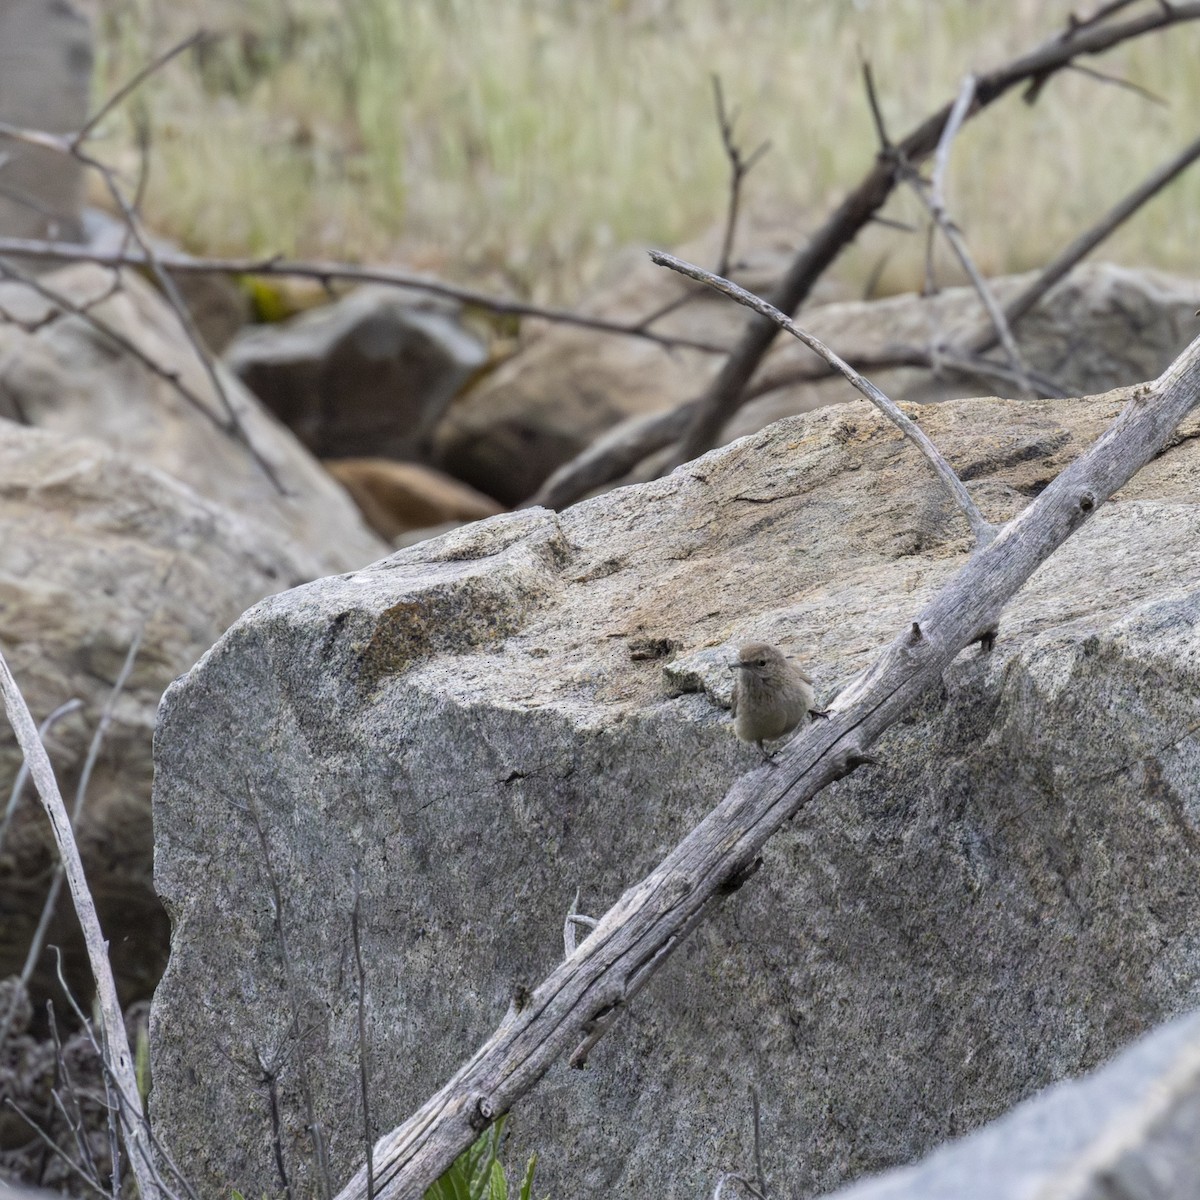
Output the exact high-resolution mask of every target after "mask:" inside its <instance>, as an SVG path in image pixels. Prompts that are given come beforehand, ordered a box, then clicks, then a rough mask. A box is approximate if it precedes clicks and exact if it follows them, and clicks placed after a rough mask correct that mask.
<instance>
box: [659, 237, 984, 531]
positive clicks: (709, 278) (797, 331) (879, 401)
mask: <svg viewBox="0 0 1200 1200" xmlns="http://www.w3.org/2000/svg"><path fill="white" fill-rule="evenodd" d="M650 257H651V259H653V261H654V262H656V263H658V265H659V266H661V267H669V268H670V269H671V270H672V271H678V272H680V274H683V275H687V276H688V277H689V278H690V279H695V280H698V281H699V282H701V283H706V284H708V286H709V287H711V288H713V289H715V290H716V291H718V292H721V293H722V294H723V295H726V296H728V297H729V298H730V299H731V300H736V301H737V302H738V303H739V304H742V305H745V307H746V308H749V309H751V310H753V311H754V312H756V313H758V314H759V316H761V317H765V318H766V319H767V320H769V321H773V322H774V323H775V324H776V325H778V326H779V328H780V329H783V330H786V331H787V332H788V333H790V334H791V335H792V337H794V338H796V339H797V340H798V341H801V342H803V343H804V344H805V345H806V346H807V347H808V348H809V349H810V350H812V351H813V352H814V353H816V354H819V355H820V356H821V358H823V359H824V360H825V361H826V362H827V363H828V364H829V365H830V366H831V367H834V368H836V369H837V370H838V371H840V372H841V374H842V375H844V376H845V377H846V379H847V380H848V381H849V382H850V384H851V385H853V387H855V388H856V389H857V390H858V391H859V392H861V393H862V395H864V396H865V397H866V398H867V399H868V400H869V401H870V402H871V403H872V404H873V405H874V406H875V407H876V408H877V409H879V411H880V412H882V413H883V414H884V415H885V416H886V417H887V418H888V420H889V421H891V422H892V424H894V425H895V426H896V427H897V428H898V429H900V431H901V432H902V433H903V434H904V436H905V437H907V438H908V439H909V440H910V441H912V442H913V444H914V445H915V446H916V447H917V448H918V449H919V450H920V451H921V453H922V454H924V455H925V458H926V459H927V460H928V462H929V465H930V466H931V467H933V469H934V471H935V472H936V473H937V476H938V478H939V479H940V480H941V481H942V483H943V484H944V485H945V488H946V490H947V491H948V492H949V493H950V495H951V497H952V498H953V499H954V502H955V504H957V505H958V507H959V509H960V511H961V512H962V514H963V516H964V517H966V519H967V523H968V524H969V525H970V527H971V533H972V534H973V535H974V538H975V542H976V544H977V545H978V546H986V545H987V544H988V542H990V541H991V540H992V538H993V537H995V534H996V531H995V528H994V527H993V526H992V525H991V524H990V523H989V522H988V521H987V520H986V519H985V517H984V516H983V514H982V513H981V512H980V511H979V508H978V507H977V506H976V504H975V501H974V500H972V499H971V496H970V493H969V492H968V491H967V489H966V488H965V487H964V486H963V483H962V480H961V479H959V477H958V476H957V475H956V474H955V473H954V470H953V468H952V467H951V466H950V464H949V463H948V462H947V461H946V460H945V458H943V457H942V454H941V452H940V451H939V450H938V449H937V447H936V446H935V445H934V444H933V443H932V442H931V441H930V440H929V437H928V435H927V434H926V433H925V432H924V430H922V429H921V427H920V426H919V425H918V424H917V423H916V422H915V421H913V420H912V419H911V418H910V417H907V416H905V415H904V413H903V412H901V411H900V409H899V408H898V407H897V406H896V405H895V404H894V403H893V402H892V401H891V400H889V399H888V397H887V396H885V395H884V394H883V392H881V391H880V390H879V388H877V387H876V386H875V385H874V384H873V383H872V382H871V381H870V380H869V379H867V378H866V376H864V375H861V374H860V373H859V372H858V371H856V370H855V369H854V368H853V367H852V366H851V365H850V364H849V363H848V362H846V361H845V360H844V359H842V358H840V357H839V356H838V355H837V354H835V353H834V352H833V351H832V350H831V349H830V348H829V347H828V346H826V345H825V343H824V342H822V341H821V340H820V338H816V337H813V335H812V334H811V333H808V332H807V331H806V330H804V329H801V328H800V326H798V325H797V324H796V323H795V322H794V321H793V320H792V319H791V318H790V317H789V316H787V315H786V314H784V313H782V312H780V311H779V310H778V309H777V308H775V307H774V306H773V305H771V304H768V303H767V301H765V300H762V299H760V298H759V297H758V296H755V295H753V294H752V293H750V292H748V291H746V289H745V288H740V287H738V285H737V284H736V283H730V281H729V280H728V279H722V278H720V277H719V276H717V275H713V274H711V273H710V272H708V271H705V270H704V269H703V268H701V267H697V266H693V265H692V264H691V263H686V262H684V261H683V260H682V259H679V258H675V257H674V255H671V254H663V253H662V252H661V251H658V250H652V251H651V252H650Z"/></svg>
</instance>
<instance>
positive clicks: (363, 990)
mask: <svg viewBox="0 0 1200 1200" xmlns="http://www.w3.org/2000/svg"><path fill="white" fill-rule="evenodd" d="M361 912H362V880H361V879H360V878H359V874H358V871H357V870H356V871H355V872H354V907H353V908H352V909H351V910H350V935H351V937H352V938H353V940H354V970H355V974H356V975H357V976H358V1085H359V1091H360V1092H361V1094H362V1113H363V1135H364V1140H365V1142H366V1150H367V1200H374V1196H375V1156H374V1153H373V1147H374V1143H375V1137H374V1134H373V1133H372V1132H371V1099H370V1086H369V1084H370V1080H369V1078H368V1070H369V1065H370V1064H369V1061H368V1057H367V973H366V971H365V969H364V968H363V958H362V942H361V938H360V936H359V929H358V926H359V920H360V915H361Z"/></svg>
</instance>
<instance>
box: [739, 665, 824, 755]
mask: <svg viewBox="0 0 1200 1200" xmlns="http://www.w3.org/2000/svg"><path fill="white" fill-rule="evenodd" d="M729 669H730V670H731V671H737V672H738V678H737V679H736V681H735V682H734V685H733V705H732V708H733V731H734V733H736V734H737V735H738V737H739V738H741V740H742V741H743V742H754V743H755V744H756V745H757V746H758V750H759V753H760V754H761V755H762V756H763V758H764V759H769V758H770V755H769V754H768V753H767V752H766V750H765V749H764V748H763V742H766V741H771V740H773V739H774V738H781V737H783V736H784V735H785V734H788V733H791V732H792V730H793V729H796V728H798V727H799V726H800V725H801V724H802V723H803V722H804V721H805V720H806V719H807V718H808V717H809V716H818V715H819V716H824V715H825V714H824V713H817V711H816V709H814V708H813V704H814V702H815V700H816V696H815V694H814V693H813V687H812V680H811V679H810V678H809V677H808V676H807V675H806V674H805V673H804V672H803V671H802V670H800V668H799V667H798V666H796V664H795V663H793V662H790V661H789V660H788V659H786V658H785V657H784V656H783V654H782V652H781V651H779V650H777V649H776V648H775V647H774V646H769V645H767V643H766V642H747V643H746V645H744V646H739V647H738V661H737V662H735V663H731V664H730V667H729Z"/></svg>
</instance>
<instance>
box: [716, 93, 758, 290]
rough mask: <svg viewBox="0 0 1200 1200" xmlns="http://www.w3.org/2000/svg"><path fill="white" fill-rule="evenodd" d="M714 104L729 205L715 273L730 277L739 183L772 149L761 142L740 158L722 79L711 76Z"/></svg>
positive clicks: (733, 117)
mask: <svg viewBox="0 0 1200 1200" xmlns="http://www.w3.org/2000/svg"><path fill="white" fill-rule="evenodd" d="M712 85H713V103H714V104H715V105H716V109H717V128H718V130H719V131H720V134H721V146H722V147H723V148H724V150H725V157H726V158H727V159H728V160H729V204H728V205H727V207H726V210H725V232H724V234H723V236H722V238H721V253H720V256H719V257H718V258H717V274H718V275H728V274H729V260H730V258H731V257H732V255H733V239H734V237H735V236H736V234H737V222H738V209H739V208H740V206H741V200H742V184H743V182H744V181H745V179H746V176H747V175H749V174H750V172H751V171H752V170H753V169H754V166H755V164H756V163H757V162H759V160H760V159H761V158H762V156H763V155H764V154H766V152H767V151H768V150H769V149H770V148H771V143H770V142H769V141H767V142H762V143H761V144H760V145H759V146H758V148H757V149H756V150H752V151H751V152H750V154H748V155H745V156H743V154H742V150H741V147H740V146H739V145H738V144H737V142H736V141H735V140H734V136H733V125H734V121H735V120H736V119H737V118H736V115H734V116H731V115H730V114H729V113H728V112H727V111H726V108H725V94H724V92H723V91H722V90H721V77H720V76H719V75H714V76H713V77H712Z"/></svg>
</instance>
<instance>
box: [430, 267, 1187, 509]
mask: <svg viewBox="0 0 1200 1200" xmlns="http://www.w3.org/2000/svg"><path fill="white" fill-rule="evenodd" d="M773 261H774V260H773V259H767V260H765V261H764V262H763V263H761V264H759V265H758V266H755V267H751V268H746V269H743V270H742V271H735V272H734V273H733V277H734V279H735V280H736V281H737V282H739V283H742V284H743V286H746V287H749V288H751V290H756V291H758V293H759V294H760V295H770V291H771V287H772V279H771V277H770V271H769V270H768V268H769V267H770V265H771V264H772V262H773ZM626 269H627V274H626V275H625V277H624V278H623V279H622V280H621V281H620V282H619V283H617V284H614V285H612V286H611V287H610V288H608V289H607V290H605V291H604V292H603V293H601V295H600V296H599V297H597V299H596V300H595V302H594V309H595V311H596V312H597V313H599V314H601V315H603V316H606V317H608V318H609V319H612V320H622V321H628V322H631V323H632V322H636V321H638V320H640V319H641V318H643V317H644V316H645V315H646V314H647V313H649V312H652V311H654V310H655V309H657V308H658V307H660V305H661V304H663V303H664V302H668V301H670V300H671V299H672V298H678V297H679V296H681V295H684V294H685V293H688V290H689V289H690V290H691V293H693V294H695V297H696V298H695V299H693V300H692V301H690V302H689V303H688V304H687V306H685V307H683V308H681V309H678V310H677V311H675V312H674V313H672V314H671V316H670V317H668V318H667V319H666V320H664V321H662V322H658V323H656V324H655V326H654V328H655V329H656V330H658V331H661V332H664V333H676V334H679V335H686V336H688V337H692V338H700V339H703V340H709V341H713V342H715V343H716V344H719V345H731V344H732V343H733V342H734V341H735V340H736V338H737V336H738V334H739V332H740V330H741V329H742V327H743V325H744V323H745V320H746V315H745V314H746V310H745V309H743V308H740V307H738V306H736V305H734V304H732V303H730V301H728V300H727V299H725V298H724V297H721V296H718V295H716V294H715V293H712V292H709V291H707V290H701V291H699V292H696V287H695V285H692V284H690V282H689V281H686V280H682V279H680V277H679V276H677V275H675V274H674V273H672V272H669V271H665V270H663V269H662V268H660V267H656V266H654V265H653V264H652V263H650V262H649V261H648V260H647V259H645V258H644V257H640V258H633V257H632V256H630V257H629V258H627V259H626ZM1033 278H1034V276H1033V275H1032V274H1030V275H1019V276H1010V277H1006V278H1001V279H996V280H992V281H991V286H992V288H993V290H994V291H995V293H996V295H997V296H998V297H999V298H1000V300H1001V301H1002V302H1003V301H1005V300H1007V299H1009V298H1010V297H1012V296H1015V295H1016V294H1017V292H1019V291H1020V290H1021V289H1022V288H1023V287H1024V286H1025V285H1027V284H1028V283H1029V282H1030V281H1031V280H1032V279H1033ZM1198 305H1200V282H1197V281H1195V280H1187V279H1179V278H1174V277H1171V276H1168V275H1164V274H1162V273H1157V272H1153V271H1135V270H1129V269H1126V268H1121V267H1113V266H1109V265H1106V264H1100V265H1084V266H1081V267H1078V268H1076V270H1075V271H1074V272H1073V273H1072V274H1071V275H1070V276H1069V277H1068V278H1067V279H1065V280H1063V281H1062V282H1061V283H1059V284H1058V285H1057V286H1056V287H1055V288H1053V289H1052V290H1051V291H1050V292H1049V293H1048V294H1047V295H1046V296H1045V297H1044V298H1043V299H1042V301H1041V303H1040V304H1039V305H1038V306H1037V307H1036V308H1035V309H1034V310H1033V311H1032V312H1031V313H1030V314H1029V315H1027V316H1026V317H1025V318H1024V319H1023V320H1022V321H1021V323H1020V324H1019V325H1018V326H1017V328H1016V331H1015V333H1016V337H1017V341H1018V343H1019V345H1020V347H1021V350H1022V353H1023V354H1024V356H1025V359H1026V362H1027V364H1028V366H1029V368H1030V369H1031V370H1033V371H1035V372H1037V373H1038V374H1039V375H1042V376H1044V377H1046V378H1048V379H1050V380H1052V381H1053V382H1055V383H1056V384H1057V385H1058V386H1059V387H1060V388H1061V389H1062V390H1063V391H1064V392H1065V393H1066V394H1068V395H1076V396H1082V395H1088V394H1092V393H1097V392H1102V391H1106V390H1108V389H1109V388H1114V387H1119V386H1121V385H1124V384H1131V383H1138V382H1141V381H1142V380H1143V379H1151V378H1153V377H1154V376H1155V375H1157V374H1158V373H1159V372H1160V371H1161V370H1162V369H1163V368H1164V367H1165V366H1166V365H1167V364H1168V363H1169V362H1170V361H1171V360H1172V359H1173V358H1174V357H1175V355H1176V354H1178V353H1179V351H1180V350H1181V349H1182V348H1183V347H1184V346H1185V345H1186V344H1187V342H1188V341H1189V340H1190V338H1191V337H1192V336H1193V334H1194V332H1195V328H1196V322H1195V310H1196V308H1197V306H1198ZM799 319H800V323H801V325H803V327H804V328H805V329H807V330H809V331H810V332H811V333H813V334H815V335H816V336H817V337H819V338H820V339H821V340H822V341H824V342H825V343H826V344H827V345H830V346H832V347H833V348H834V349H835V350H836V351H837V352H838V353H839V354H840V355H842V357H843V358H846V359H849V360H850V361H852V362H853V361H856V360H858V359H870V360H875V361H879V359H880V358H881V357H883V356H886V355H895V354H903V352H905V351H909V352H911V351H914V350H916V351H927V350H928V349H929V347H930V346H931V345H935V346H952V345H954V343H955V342H956V341H960V340H962V339H963V338H964V337H965V336H966V335H968V334H970V333H971V332H972V331H974V330H976V329H978V328H979V327H980V325H981V323H982V322H984V320H985V317H984V313H983V308H982V305H981V303H980V301H979V298H978V296H977V295H976V293H975V292H974V291H973V290H972V289H971V288H967V287H956V288H947V289H944V290H943V291H941V292H938V293H937V294H936V295H933V296H917V295H911V294H909V295H901V296H892V297H889V298H887V299H884V300H870V301H841V302H838V303H830V304H815V305H813V306H812V307H808V308H805V309H804V310H803V311H802V315H801V317H800V318H799ZM992 353H993V357H997V358H1000V357H1001V356H1000V355H999V354H998V352H995V351H993V352H992ZM815 362H816V359H815V356H814V355H813V354H812V352H811V351H809V350H808V349H807V348H806V347H805V346H802V345H800V344H799V343H798V342H796V341H795V340H794V339H792V338H789V337H785V336H781V337H779V338H777V339H776V342H775V344H774V346H773V348H772V350H771V352H770V353H769V354H768V355H767V356H766V357H765V358H764V360H763V363H762V365H761V366H760V367H759V369H758V371H757V372H756V373H755V376H754V378H753V379H752V380H751V383H750V391H751V393H753V392H755V391H756V390H761V389H763V388H765V387H766V386H767V383H768V381H772V380H777V379H779V378H786V377H787V375H788V374H789V373H791V372H795V370H796V369H797V368H801V369H807V368H811V367H812V366H813V364H814V363H815ZM719 364H720V359H718V358H714V357H713V356H712V355H706V354H704V353H702V352H700V351H696V350H680V349H672V350H669V351H668V350H667V349H665V348H664V347H662V346H658V345H656V344H654V343H652V342H646V341H639V340H637V339H634V338H620V337H611V336H610V337H600V336H597V335H596V334H594V333H589V332H588V331H586V330H582V329H573V328H571V327H568V326H558V327H555V328H551V329H548V330H546V331H545V332H544V333H542V334H541V335H540V336H538V337H537V338H534V339H532V340H531V341H530V342H529V344H528V346H527V347H526V348H524V349H523V350H522V351H521V352H520V353H518V354H517V355H515V356H514V357H513V358H512V359H511V360H510V361H509V362H507V363H505V364H504V365H503V366H502V367H500V368H499V369H498V370H497V371H495V372H494V373H493V374H491V375H490V376H488V378H487V379H485V380H483V381H482V382H481V383H480V384H479V385H478V386H476V387H475V388H474V389H472V390H471V392H469V393H468V394H467V395H466V396H464V397H463V399H462V400H461V401H459V402H458V403H457V404H455V405H454V407H453V408H452V409H451V410H450V413H449V415H448V416H447V419H446V421H445V422H444V423H443V425H442V427H441V428H440V430H439V432H438V446H439V451H440V455H441V462H442V464H443V465H444V466H445V467H446V469H447V470H449V471H450V472H451V473H452V474H454V475H456V476H458V477H459V478H460V479H464V480H466V481H467V482H468V483H470V484H472V485H473V486H475V487H477V488H479V489H480V490H482V491H485V492H487V493H488V494H489V495H493V496H496V497H497V498H498V499H500V500H502V501H504V502H505V503H506V504H517V503H519V502H520V501H522V500H524V499H526V498H527V497H529V496H531V495H532V494H533V493H534V492H535V491H536V490H537V488H538V487H539V486H540V485H541V484H542V483H543V482H544V481H545V480H546V479H547V478H548V477H549V475H550V474H551V473H552V472H553V471H554V470H555V469H556V468H558V467H559V466H561V465H562V464H563V463H564V462H566V461H567V460H568V459H570V458H572V457H574V456H575V455H576V454H578V453H579V452H580V451H582V450H583V449H584V448H585V447H586V446H587V445H589V444H590V443H591V442H592V441H593V440H594V439H595V438H596V437H597V436H598V435H599V434H601V433H603V432H604V431H605V430H607V429H609V428H612V427H613V426H615V425H617V424H619V423H620V422H622V421H624V420H637V419H638V418H639V417H642V416H645V415H646V414H647V413H651V412H658V411H660V410H662V409H666V408H672V407H674V406H675V405H677V404H681V403H683V402H684V401H686V400H689V399H692V398H693V397H695V396H698V395H700V394H702V393H703V391H704V389H705V387H706V386H707V385H708V383H709V381H710V379H711V378H712V375H713V372H714V371H715V370H716V369H717V367H718V366H719ZM867 374H868V375H869V376H870V378H871V379H872V381H873V382H875V383H876V384H878V386H879V387H881V388H882V389H883V390H884V391H885V392H886V393H887V394H888V395H889V396H891V398H892V399H893V400H897V401H899V400H911V401H915V402H928V401H931V400H947V399H954V398H957V397H960V396H962V395H963V394H964V393H969V392H971V391H974V392H976V393H977V394H992V393H996V392H997V389H998V388H999V394H1000V395H1016V391H1015V390H1013V389H1011V388H1010V389H1007V390H1006V389H1005V388H1003V387H1002V386H1000V384H999V383H998V381H997V380H996V379H995V378H994V377H993V378H982V377H981V378H972V377H970V376H964V375H962V374H961V373H953V372H949V371H946V372H944V373H941V374H937V373H934V372H933V371H930V370H928V369H926V368H917V367H894V368H888V369H879V370H868V371H867ZM857 398H858V393H857V392H855V391H854V389H853V388H852V387H851V386H850V385H849V384H848V383H847V382H846V381H845V380H844V379H842V378H841V377H840V376H839V377H837V378H827V379H821V380H819V381H816V382H803V381H801V382H792V383H790V384H787V385H784V386H779V387H773V388H771V390H769V391H764V392H763V394H762V395H761V396H759V397H758V398H757V399H752V400H751V401H750V402H749V403H747V404H746V405H745V406H744V407H743V408H742V409H741V410H740V411H739V412H738V413H737V414H736V415H735V416H734V417H733V418H732V419H731V421H730V422H729V423H728V425H727V426H726V428H725V430H724V432H723V434H722V441H732V440H733V439H734V438H737V437H741V436H743V435H745V434H747V433H753V432H755V431H756V430H759V429H762V428H763V427H765V426H766V425H768V424H769V423H770V422H771V421H775V420H778V419H779V418H780V417H784V416H792V415H794V414H796V413H800V412H809V411H811V410H812V409H815V408H820V407H822V406H823V405H826V404H835V403H839V402H842V401H849V400H856V399H857ZM652 465H653V464H652ZM643 477H644V476H643Z"/></svg>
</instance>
